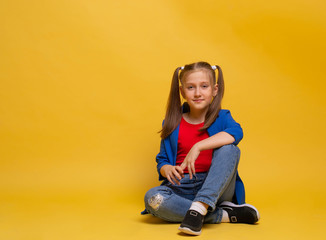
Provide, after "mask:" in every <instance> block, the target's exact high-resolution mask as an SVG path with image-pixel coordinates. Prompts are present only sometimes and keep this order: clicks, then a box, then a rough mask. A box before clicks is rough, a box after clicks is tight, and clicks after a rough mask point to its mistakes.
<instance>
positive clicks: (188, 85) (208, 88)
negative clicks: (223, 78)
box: [180, 70, 218, 111]
mask: <svg viewBox="0 0 326 240" xmlns="http://www.w3.org/2000/svg"><path fill="white" fill-rule="evenodd" d="M180 91H181V94H182V96H183V98H184V99H185V100H186V101H187V102H188V104H189V106H190V111H198V110H199V111H206V110H207V109H208V107H209V105H210V103H211V102H212V99H213V97H215V96H216V95H217V91H218V88H217V85H213V81H212V80H211V79H210V77H209V73H208V72H207V71H205V70H199V71H195V72H192V73H189V74H188V75H187V76H186V77H185V78H184V79H183V81H182V84H181V86H180Z"/></svg>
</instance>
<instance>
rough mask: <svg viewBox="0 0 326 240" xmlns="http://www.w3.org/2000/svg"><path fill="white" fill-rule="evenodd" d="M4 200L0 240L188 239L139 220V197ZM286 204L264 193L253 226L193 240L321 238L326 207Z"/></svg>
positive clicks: (148, 219)
mask: <svg viewBox="0 0 326 240" xmlns="http://www.w3.org/2000/svg"><path fill="white" fill-rule="evenodd" d="M120 194H121V193H119V195H120ZM8 196H9V195H8V194H7V197H5V196H4V195H2V198H1V202H0V212H1V217H0V221H1V222H0V239H4V240H12V239H15V240H16V239H24V240H29V239H31V240H37V239H46V240H51V239H60V240H63V239H70V240H71V239H79V240H83V239H112V240H113V239H156V240H160V239H164V240H166V239H183V238H185V237H187V236H185V235H183V234H181V233H179V232H178V230H177V228H178V224H170V223H167V222H164V221H162V220H160V219H157V218H155V217H152V216H150V215H146V216H141V215H140V211H141V210H142V208H143V203H142V195H141V194H140V193H138V194H131V195H123V194H122V195H120V197H117V196H114V194H103V193H102V194H101V193H91V194H71V193H70V194H69V193H66V194H65V195H61V196H60V195H58V194H57V195H54V194H52V195H51V194H45V193H44V194H42V193H35V194H34V196H31V195H30V196H28V197H27V196H26V195H25V196H22V195H21V196H19V195H15V196H14V195H12V196H11V197H8ZM257 196H258V195H257ZM256 198H257V197H256ZM312 199H313V198H312ZM273 202H274V204H273ZM288 203H289V199H286V198H285V199H278V200H277V197H276V196H274V197H272V195H270V196H268V195H265V196H264V197H261V198H258V199H257V200H256V201H255V206H256V207H257V208H258V209H259V210H260V214H261V220H260V221H259V223H258V224H256V225H246V224H227V223H223V224H218V225H213V224H209V225H205V226H204V228H203V232H202V235H201V236H199V237H197V239H324V238H323V236H324V226H325V223H326V217H325V216H326V214H325V213H326V208H325V206H323V205H320V204H321V203H320V204H319V203H318V202H313V201H310V200H305V201H304V202H302V204H301V203H296V204H291V205H290V204H288Z"/></svg>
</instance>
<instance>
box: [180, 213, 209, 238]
mask: <svg viewBox="0 0 326 240" xmlns="http://www.w3.org/2000/svg"><path fill="white" fill-rule="evenodd" d="M203 222H204V216H203V215H201V214H200V213H199V212H197V211H195V210H188V212H187V214H186V216H185V218H184V219H183V221H182V223H181V225H180V227H179V230H180V231H181V232H183V233H186V234H190V235H200V234H201V228H202V227H203Z"/></svg>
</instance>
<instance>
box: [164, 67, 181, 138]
mask: <svg viewBox="0 0 326 240" xmlns="http://www.w3.org/2000/svg"><path fill="white" fill-rule="evenodd" d="M180 69H181V68H180V67H178V68H177V69H176V70H175V71H174V74H173V77H172V82H171V89H170V94H169V98H168V102H167V108H166V114H165V120H164V124H163V127H162V130H161V131H160V132H161V138H162V139H165V138H166V137H167V136H169V135H170V134H171V133H172V132H173V130H174V129H176V128H177V126H178V125H179V123H180V121H181V118H182V108H181V99H180V90H179V71H180Z"/></svg>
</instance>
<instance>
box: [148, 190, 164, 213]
mask: <svg viewBox="0 0 326 240" xmlns="http://www.w3.org/2000/svg"><path fill="white" fill-rule="evenodd" d="M163 199H164V198H163V196H162V195H161V194H159V193H157V194H155V195H154V196H152V197H151V198H150V199H148V205H149V206H150V207H151V208H152V209H153V210H154V211H157V210H158V209H159V208H160V206H161V204H162V203H163Z"/></svg>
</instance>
